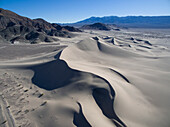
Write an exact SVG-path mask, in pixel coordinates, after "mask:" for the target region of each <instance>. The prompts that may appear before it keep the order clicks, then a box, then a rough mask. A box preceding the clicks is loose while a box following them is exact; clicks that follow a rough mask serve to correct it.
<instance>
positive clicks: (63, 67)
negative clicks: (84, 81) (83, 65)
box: [29, 53, 80, 90]
mask: <svg viewBox="0 0 170 127" xmlns="http://www.w3.org/2000/svg"><path fill="white" fill-rule="evenodd" d="M59 56H60V53H59V54H58V55H56V56H55V58H56V60H53V61H50V62H47V63H43V64H39V65H34V66H31V67H29V69H31V70H33V71H34V75H33V77H32V83H33V84H35V85H37V86H38V87H40V88H43V89H45V90H54V89H57V88H61V87H64V86H67V85H69V84H70V83H71V82H72V80H73V78H74V77H78V76H79V75H80V72H79V71H76V70H73V69H71V68H69V67H68V65H67V63H66V62H65V61H63V60H60V59H59Z"/></svg>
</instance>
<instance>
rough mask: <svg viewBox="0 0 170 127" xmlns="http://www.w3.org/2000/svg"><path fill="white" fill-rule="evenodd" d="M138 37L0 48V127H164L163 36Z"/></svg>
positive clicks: (169, 67) (169, 94)
mask: <svg viewBox="0 0 170 127" xmlns="http://www.w3.org/2000/svg"><path fill="white" fill-rule="evenodd" d="M144 34H145V33H142V32H141V31H140V32H139V33H138V32H134V31H133V32H130V31H125V30H124V31H116V32H115V31H112V32H104V31H102V32H101V31H85V32H83V33H81V34H80V35H78V36H79V38H78V37H76V38H74V39H73V38H71V39H60V42H58V44H55V43H54V44H37V45H21V44H20V45H7V44H2V45H1V48H0V53H1V55H0V59H1V62H0V93H1V94H0V102H1V105H0V116H1V118H2V119H0V122H1V123H0V126H2V127H6V126H22V127H23V126H24V127H25V126H28V127H34V126H35V127H36V126H38V127H47V126H49V127H75V126H76V127H169V126H170V121H169V118H170V110H169V107H170V101H169V98H170V85H169V82H170V78H169V77H170V50H169V47H170V45H169V43H167V42H169V41H170V38H169V37H168V36H162V37H160V38H153V36H154V34H152V35H153V36H150V35H149V36H147V35H144ZM158 40H159V41H161V40H162V44H160V42H159V43H158ZM165 40H166V42H165ZM69 42H70V43H71V44H68V43H69ZM59 43H60V44H59ZM63 44H64V45H63ZM13 46H14V47H15V50H14V47H13ZM34 46H36V48H35V47H34ZM29 47H30V48H29ZM4 48H5V51H4ZM18 50H19V51H20V52H21V54H20V53H18V52H17V51H18ZM8 51H10V52H12V51H13V52H12V54H10V55H9V54H6V53H8ZM29 51H30V52H29ZM4 52H6V53H4ZM2 53H4V54H2Z"/></svg>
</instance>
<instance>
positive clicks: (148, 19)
mask: <svg viewBox="0 0 170 127" xmlns="http://www.w3.org/2000/svg"><path fill="white" fill-rule="evenodd" d="M97 22H100V23H105V24H116V25H117V26H120V27H137V28H141V27H142V28H145V27H146V28H170V16H126V17H117V16H106V17H91V18H88V19H85V20H82V21H79V22H76V23H74V24H72V25H77V26H82V25H85V24H92V23H97Z"/></svg>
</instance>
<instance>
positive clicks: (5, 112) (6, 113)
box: [0, 94, 15, 127]
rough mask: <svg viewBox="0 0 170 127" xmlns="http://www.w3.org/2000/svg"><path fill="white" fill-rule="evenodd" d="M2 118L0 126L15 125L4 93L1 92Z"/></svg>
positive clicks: (0, 110) (0, 113)
mask: <svg viewBox="0 0 170 127" xmlns="http://www.w3.org/2000/svg"><path fill="white" fill-rule="evenodd" d="M0 118H1V119H0V127H15V123H14V119H13V118H12V115H11V113H10V110H9V109H8V107H7V103H6V101H5V99H4V97H3V95H2V94H0Z"/></svg>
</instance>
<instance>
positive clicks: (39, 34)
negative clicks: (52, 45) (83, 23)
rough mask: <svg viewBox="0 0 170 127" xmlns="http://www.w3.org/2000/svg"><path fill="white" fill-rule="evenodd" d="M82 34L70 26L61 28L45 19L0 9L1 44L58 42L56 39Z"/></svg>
mask: <svg viewBox="0 0 170 127" xmlns="http://www.w3.org/2000/svg"><path fill="white" fill-rule="evenodd" d="M70 32H80V30H79V29H77V28H74V27H70V26H60V25H58V24H55V23H52V24H51V23H49V22H47V21H45V20H43V19H40V18H38V19H30V18H27V17H23V16H20V15H18V14H16V13H14V12H12V11H9V10H5V9H2V8H0V42H10V43H20V42H21V43H23V42H24V43H39V42H53V41H57V40H58V39H57V38H56V37H69V38H70V37H71V36H72V35H73V34H72V33H70Z"/></svg>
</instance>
